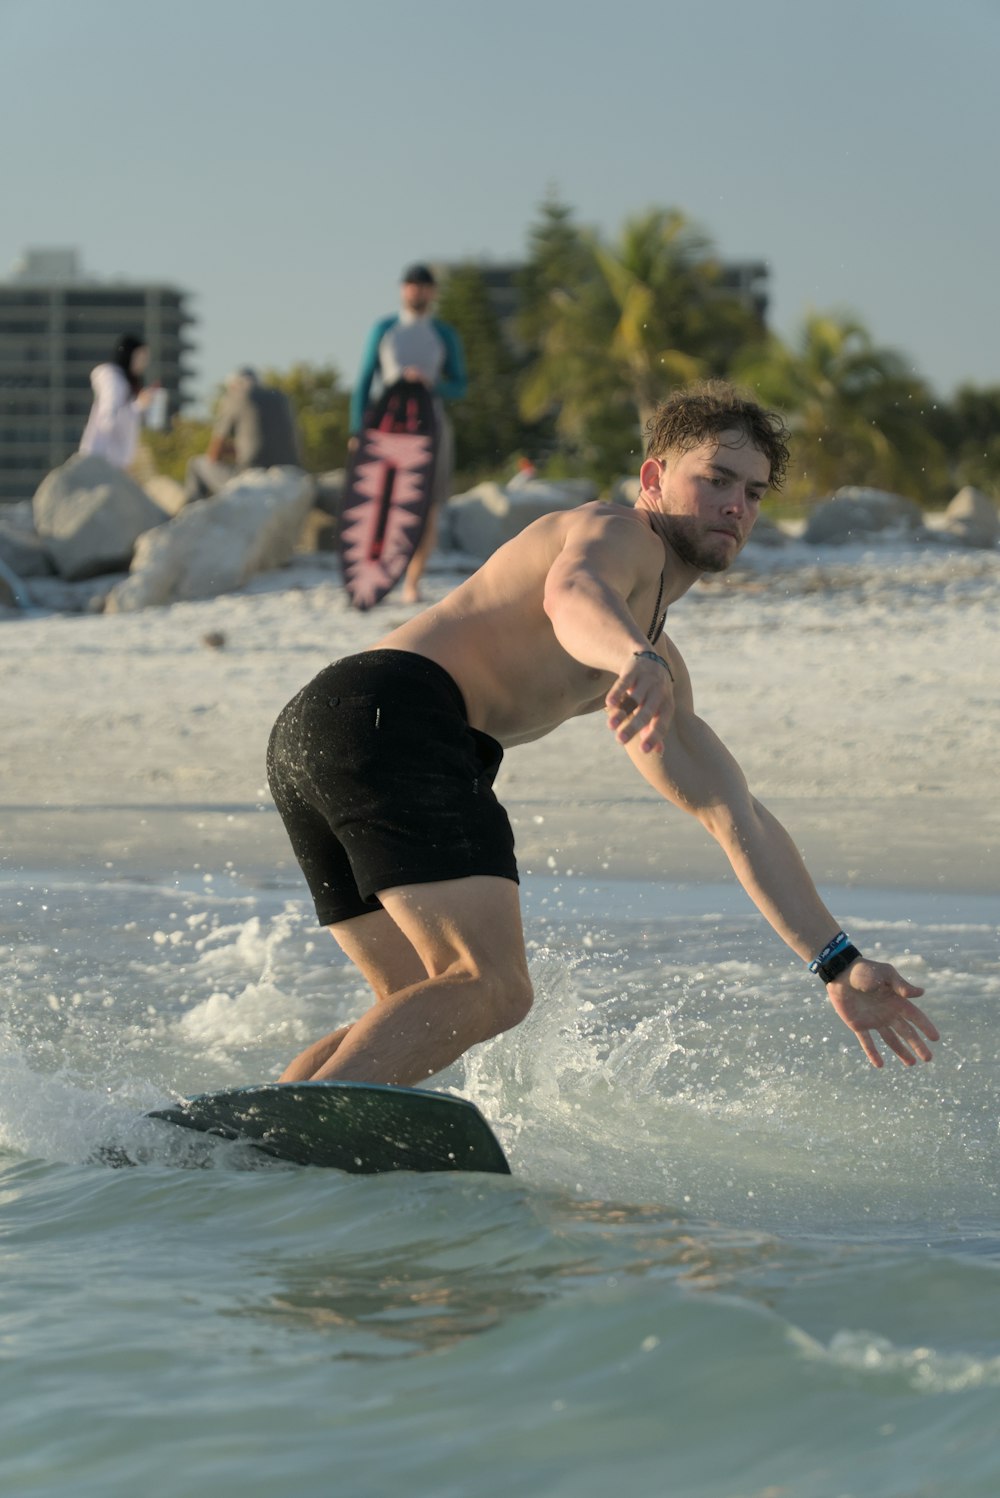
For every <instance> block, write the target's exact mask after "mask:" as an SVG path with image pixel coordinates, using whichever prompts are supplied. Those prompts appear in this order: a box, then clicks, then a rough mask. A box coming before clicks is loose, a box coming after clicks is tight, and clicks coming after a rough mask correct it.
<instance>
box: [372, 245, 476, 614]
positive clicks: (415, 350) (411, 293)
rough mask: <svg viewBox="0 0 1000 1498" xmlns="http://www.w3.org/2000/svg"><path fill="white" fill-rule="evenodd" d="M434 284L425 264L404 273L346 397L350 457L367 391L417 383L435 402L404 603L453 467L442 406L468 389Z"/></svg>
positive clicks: (411, 596)
mask: <svg viewBox="0 0 1000 1498" xmlns="http://www.w3.org/2000/svg"><path fill="white" fill-rule="evenodd" d="M436 298H437V283H436V281H435V279H434V276H433V275H432V273H431V272H430V270H428V268H427V266H426V265H411V266H408V267H407V269H406V270H405V271H404V272H403V276H402V286H401V291H400V302H401V306H400V310H399V311H398V312H396V313H393V314H392V316H390V317H383V318H380V319H379V321H378V322H377V323H376V324H375V326H374V327H373V328H372V330H371V332H370V333H369V335H368V340H367V342H366V344H365V350H364V355H363V357H362V360H361V368H360V370H359V371H358V378H357V380H356V382H355V385H354V390H353V392H352V395H351V439H350V449H351V451H352V452H353V451H354V449H355V448H356V447H357V444H358V436H359V433H360V432H361V429H362V427H363V426H364V422H365V412H366V411H367V409H368V407H369V404H370V397H371V391H372V386H373V385H374V384H375V383H376V382H378V384H379V386H380V388H381V389H383V390H384V389H387V388H388V387H389V386H390V385H394V384H395V383H396V381H397V380H417V381H419V382H420V383H421V384H423V385H426V386H427V388H428V389H429V390H430V391H431V393H432V395H433V397H434V414H435V418H436V420H437V431H438V448H437V459H436V462H435V465H434V478H433V485H432V491H431V507H430V512H429V514H428V517H427V524H426V526H425V528H424V534H423V536H422V537H421V540H420V544H419V546H418V547H417V549H416V551H415V552H414V554H413V557H412V558H411V560H410V565H409V567H408V568H407V569H406V577H405V579H404V582H403V602H404V603H418V602H419V601H420V580H421V578H422V577H423V574H424V569H425V567H426V565H427V558H428V557H429V556H430V554H431V552H432V550H433V549H434V539H435V536H436V534H437V514H438V510H439V509H440V507H441V505H443V504H444V503H445V502H446V501H447V499H448V496H449V493H450V490H451V477H452V471H453V468H454V462H455V438H454V433H453V431H452V426H451V422H450V421H449V420H448V417H447V415H446V414H445V408H444V403H445V401H452V400H460V399H461V397H462V396H463V395H464V394H465V392H466V389H467V387H468V376H467V374H466V370H465V352H464V350H463V348H462V340H461V338H460V336H459V334H458V331H457V329H455V328H453V327H452V326H451V324H450V323H446V322H442V321H441V319H440V318H437V317H434V316H433V311H434V303H435V300H436Z"/></svg>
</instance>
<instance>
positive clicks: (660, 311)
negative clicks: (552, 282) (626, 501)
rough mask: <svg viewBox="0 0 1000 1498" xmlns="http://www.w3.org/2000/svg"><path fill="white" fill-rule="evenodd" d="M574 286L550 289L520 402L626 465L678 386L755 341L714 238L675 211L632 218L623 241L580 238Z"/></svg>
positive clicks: (529, 414) (527, 412)
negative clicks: (650, 421) (552, 417)
mask: <svg viewBox="0 0 1000 1498" xmlns="http://www.w3.org/2000/svg"><path fill="white" fill-rule="evenodd" d="M580 244H581V246H582V248H583V250H584V252H585V253H584V255H583V256H582V257H581V258H580V259H579V260H578V261H577V262H576V269H577V275H578V279H577V280H576V283H575V284H572V285H566V286H561V287H555V288H552V289H551V290H550V294H549V299H548V304H547V316H544V317H540V316H539V314H538V310H537V309H536V312H535V326H536V328H537V329H538V333H537V344H536V348H537V352H536V357H535V358H534V360H533V361H532V363H531V365H530V366H529V368H528V370H527V373H526V375H525V377H524V379H523V380H522V385H521V409H522V413H523V414H524V416H525V417H526V418H527V419H528V420H534V421H537V420H539V419H540V418H541V417H542V416H543V415H544V414H545V413H546V412H549V411H551V410H552V409H553V408H555V409H556V410H557V412H558V415H557V419H556V426H557V430H558V431H559V433H560V435H561V436H562V437H563V438H565V439H567V440H569V441H570V442H571V443H573V444H575V445H577V446H578V447H581V448H583V449H584V451H585V452H587V450H588V449H589V450H590V455H591V456H594V455H595V450H596V451H598V452H599V451H601V450H608V449H609V448H610V450H611V451H608V452H607V456H608V457H609V458H612V453H613V454H614V456H613V459H612V461H611V468H612V470H614V469H620V467H621V464H622V462H623V461H624V458H625V455H626V454H627V453H628V451H629V449H630V448H631V449H633V450H634V449H635V448H636V447H637V446H639V442H640V433H641V429H642V427H643V426H644V425H645V423H646V422H647V421H648V419H649V417H650V416H651V415H652V413H653V411H654V409H655V407H656V406H657V405H658V404H659V402H660V401H662V400H663V398H664V396H665V395H667V394H668V393H669V392H670V391H671V390H673V389H676V388H677V387H678V386H681V385H685V384H687V383H689V382H690V381H692V380H695V379H697V378H699V377H701V376H703V375H707V374H718V373H722V372H723V371H724V370H725V368H726V367H727V365H728V363H729V362H730V360H731V359H732V357H733V356H734V355H735V353H736V351H737V350H738V349H739V348H741V347H743V346H745V345H746V343H747V342H748V341H753V340H755V339H757V338H759V336H760V329H759V325H758V324H757V321H756V319H755V317H754V315H753V313H752V312H751V311H750V310H749V309H748V308H747V307H746V306H745V304H744V303H743V302H742V301H741V300H740V299H739V298H738V297H737V296H736V295H734V294H733V293H732V292H731V291H729V290H728V289H727V288H726V287H725V286H724V285H723V279H722V276H723V273H722V267H721V265H720V264H719V262H718V260H717V259H716V258H715V256H714V252H713V250H712V246H711V242H710V240H709V239H708V238H707V237H706V236H705V235H704V234H703V233H702V232H701V231H700V230H698V229H697V228H695V227H694V225H692V224H691V223H690V222H689V220H688V219H686V218H685V216H684V215H683V214H682V213H680V212H679V211H678V210H676V209H654V210H651V211H650V212H649V213H646V214H644V215H642V216H641V217H639V218H634V219H631V220H629V221H628V222H627V223H626V224H625V227H624V229H623V231H622V234H621V238H620V240H619V243H618V244H617V245H614V246H608V245H606V244H605V243H603V241H602V240H601V239H600V238H599V237H598V236H597V235H593V234H581V235H580Z"/></svg>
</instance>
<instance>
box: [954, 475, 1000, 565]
mask: <svg viewBox="0 0 1000 1498" xmlns="http://www.w3.org/2000/svg"><path fill="white" fill-rule="evenodd" d="M941 534H943V535H944V536H946V537H947V538H948V540H950V541H957V542H958V544H959V545H960V546H978V547H981V548H983V549H984V550H990V549H991V548H992V547H994V546H996V544H997V541H998V540H1000V511H998V510H997V507H996V504H995V503H994V501H993V500H992V499H990V497H989V495H988V494H984V493H983V491H982V490H981V489H974V488H973V487H972V485H971V484H966V486H965V488H964V489H959V491H958V493H957V494H956V495H955V498H954V499H953V500H952V502H951V504H950V505H949V506H948V508H947V510H945V513H944V524H943V525H942V527H941Z"/></svg>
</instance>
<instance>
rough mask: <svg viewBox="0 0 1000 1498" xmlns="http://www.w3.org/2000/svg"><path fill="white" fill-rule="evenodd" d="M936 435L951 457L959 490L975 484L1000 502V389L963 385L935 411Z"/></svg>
mask: <svg viewBox="0 0 1000 1498" xmlns="http://www.w3.org/2000/svg"><path fill="white" fill-rule="evenodd" d="M932 424H933V429H934V431H935V434H936V435H937V436H938V438H939V440H940V441H941V442H942V444H943V445H944V448H945V451H946V452H947V454H948V461H949V465H950V471H951V477H952V481H953V484H954V486H955V487H956V488H960V487H961V486H962V485H963V484H973V485H975V487H976V488H977V489H982V490H983V492H984V493H986V494H989V495H992V497H993V498H994V499H996V500H1000V385H991V386H987V387H985V388H982V389H981V388H978V387H977V386H975V385H963V386H961V387H960V389H959V390H958V391H957V392H956V394H955V396H954V398H953V400H951V401H950V402H939V403H938V404H937V406H936V407H935V408H934V411H933V415H932Z"/></svg>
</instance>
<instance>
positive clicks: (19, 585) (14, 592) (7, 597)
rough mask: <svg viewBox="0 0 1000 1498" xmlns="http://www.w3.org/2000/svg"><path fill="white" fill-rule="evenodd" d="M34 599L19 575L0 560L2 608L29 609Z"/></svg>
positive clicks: (0, 602)
mask: <svg viewBox="0 0 1000 1498" xmlns="http://www.w3.org/2000/svg"><path fill="white" fill-rule="evenodd" d="M32 602H33V599H32V597H31V594H30V593H29V592H28V589H27V588H26V587H25V585H24V583H23V582H22V581H21V579H20V578H19V577H18V575H17V573H16V572H14V571H12V570H11V568H10V567H8V566H7V564H6V562H5V561H4V560H3V559H2V558H0V606H2V607H3V608H5V609H28V608H30V607H31V605H32Z"/></svg>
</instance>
